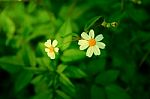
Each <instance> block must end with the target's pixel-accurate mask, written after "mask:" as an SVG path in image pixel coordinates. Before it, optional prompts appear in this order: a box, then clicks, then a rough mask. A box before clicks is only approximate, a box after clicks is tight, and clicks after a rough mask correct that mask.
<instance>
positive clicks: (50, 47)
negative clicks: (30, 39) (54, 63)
mask: <svg viewBox="0 0 150 99" xmlns="http://www.w3.org/2000/svg"><path fill="white" fill-rule="evenodd" d="M51 42H52V41H51V40H50V39H49V40H47V41H46V42H45V43H44V45H45V46H46V48H45V52H47V55H48V56H49V57H50V58H51V59H55V52H58V51H59V48H58V47H56V45H57V44H58V41H57V40H54V41H53V42H52V43H51Z"/></svg>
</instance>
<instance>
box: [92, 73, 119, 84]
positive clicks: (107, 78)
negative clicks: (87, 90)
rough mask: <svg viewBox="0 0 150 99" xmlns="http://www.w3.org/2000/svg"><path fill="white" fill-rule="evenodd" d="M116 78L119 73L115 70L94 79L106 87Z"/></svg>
mask: <svg viewBox="0 0 150 99" xmlns="http://www.w3.org/2000/svg"><path fill="white" fill-rule="evenodd" d="M118 76H119V71H117V70H108V71H104V72H102V73H100V74H99V75H98V76H97V77H96V79H95V82H96V83H98V84H102V85H108V84H110V83H112V82H114V81H115V80H116V79H117V77H118Z"/></svg>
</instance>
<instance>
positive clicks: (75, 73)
mask: <svg viewBox="0 0 150 99" xmlns="http://www.w3.org/2000/svg"><path fill="white" fill-rule="evenodd" d="M64 72H65V74H66V75H67V76H68V77H71V78H82V77H86V74H85V72H83V71H82V70H81V69H80V68H79V67H75V66H68V67H67V68H66V70H65V71H64Z"/></svg>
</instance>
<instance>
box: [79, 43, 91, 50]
mask: <svg viewBox="0 0 150 99" xmlns="http://www.w3.org/2000/svg"><path fill="white" fill-rule="evenodd" d="M88 46H89V44H83V45H81V46H80V50H85V49H86V48H87V47H88Z"/></svg>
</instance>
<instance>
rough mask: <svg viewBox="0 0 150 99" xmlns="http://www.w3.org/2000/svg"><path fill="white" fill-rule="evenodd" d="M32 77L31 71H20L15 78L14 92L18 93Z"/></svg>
mask: <svg viewBox="0 0 150 99" xmlns="http://www.w3.org/2000/svg"><path fill="white" fill-rule="evenodd" d="M32 77H33V73H32V72H31V71H27V70H22V71H21V72H19V75H18V76H16V80H15V92H16V93H17V92H19V91H20V90H22V89H23V88H24V87H26V86H27V85H28V84H29V82H30V81H31V79H32Z"/></svg>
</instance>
